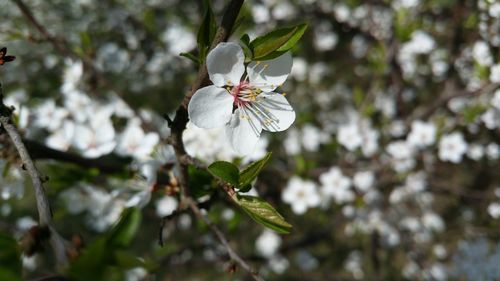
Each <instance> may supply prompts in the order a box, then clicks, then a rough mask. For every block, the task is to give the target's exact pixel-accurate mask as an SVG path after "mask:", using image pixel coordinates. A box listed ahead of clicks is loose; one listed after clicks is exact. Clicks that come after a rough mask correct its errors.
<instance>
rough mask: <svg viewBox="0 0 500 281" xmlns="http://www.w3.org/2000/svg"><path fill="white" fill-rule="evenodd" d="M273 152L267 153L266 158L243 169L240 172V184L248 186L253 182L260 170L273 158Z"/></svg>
mask: <svg viewBox="0 0 500 281" xmlns="http://www.w3.org/2000/svg"><path fill="white" fill-rule="evenodd" d="M271 154H272V153H271V152H269V153H267V154H266V156H264V158H262V159H260V160H258V161H255V162H253V163H252V164H250V165H248V166H247V167H246V168H245V169H243V171H241V172H240V184H239V186H243V187H245V186H247V185H249V184H251V183H252V181H253V180H254V179H255V178H256V177H257V176H258V175H259V173H260V171H261V170H262V168H264V166H265V165H266V163H267V161H269V159H271Z"/></svg>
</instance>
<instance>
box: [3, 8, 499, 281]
mask: <svg viewBox="0 0 500 281" xmlns="http://www.w3.org/2000/svg"><path fill="white" fill-rule="evenodd" d="M25 4H26V6H27V7H28V8H29V10H30V11H31V13H33V16H34V18H35V19H36V20H37V21H38V22H39V23H40V24H41V25H42V26H43V27H44V28H45V29H46V30H47V31H48V32H49V34H51V36H53V37H50V38H47V37H45V36H43V34H41V33H40V32H39V31H38V30H36V29H35V28H34V26H33V22H32V21H30V20H29V19H28V18H27V17H26V15H24V14H23V13H22V12H21V11H20V9H19V7H18V6H19V1H18V0H14V1H8V0H3V1H0V18H1V19H2V20H1V22H0V46H5V47H7V48H8V52H9V54H12V55H15V56H16V57H17V59H16V60H15V61H14V62H12V63H9V64H8V65H7V64H6V65H4V66H2V67H1V68H0V75H1V76H0V79H1V82H2V85H3V89H4V95H5V96H6V103H7V104H12V105H14V106H15V107H16V113H17V114H18V115H17V118H18V119H17V121H18V127H19V128H20V129H21V130H22V132H23V134H24V137H25V138H26V140H28V141H31V142H33V143H32V144H31V147H32V149H31V150H32V151H33V152H32V153H34V154H35V155H37V156H34V158H36V159H37V165H38V167H39V169H40V171H41V172H42V174H44V175H47V176H48V177H49V181H48V182H47V183H46V186H47V192H48V195H49V199H50V201H51V204H52V211H53V214H54V220H55V224H56V229H58V231H59V233H61V234H62V235H63V236H64V237H66V238H68V239H69V240H71V243H72V245H73V246H74V248H75V252H74V253H73V263H72V265H71V267H70V269H69V270H66V271H64V272H65V274H66V275H67V276H69V277H70V278H71V280H96V281H97V280H249V279H248V278H249V277H248V276H246V273H245V272H244V271H242V270H241V269H236V272H232V269H233V264H232V263H231V262H229V260H228V256H227V254H226V252H225V250H224V248H223V247H221V246H220V245H219V244H218V241H217V240H216V239H215V238H214V237H213V236H212V234H211V232H210V231H209V229H208V228H207V226H206V225H205V224H204V223H203V222H201V221H198V220H197V219H196V218H195V217H194V216H192V215H191V214H190V213H181V214H177V213H173V211H174V210H175V209H176V207H177V197H178V194H177V190H176V184H175V181H174V182H173V181H172V178H174V177H175V169H174V171H172V167H173V166H174V163H175V160H174V159H173V155H172V152H171V149H170V146H169V145H168V144H167V142H166V138H167V136H168V135H169V129H168V126H167V124H166V122H165V121H164V119H163V118H162V117H161V116H163V115H165V114H169V115H171V116H172V114H173V112H174V111H175V109H176V108H177V107H178V106H179V104H180V103H181V101H182V98H183V97H184V95H185V94H186V93H187V92H188V91H189V89H190V85H191V84H192V82H193V81H194V79H195V78H196V74H197V69H198V65H196V63H193V62H192V61H191V60H189V59H187V58H185V57H182V56H180V55H179V54H180V53H183V52H185V53H187V52H194V54H196V53H197V52H198V51H197V49H196V34H197V31H198V28H199V26H200V23H201V22H202V17H203V9H204V8H203V7H204V6H203V1H199V0H183V1H180V0H162V1H160V0H141V1H139V0H104V1H101V0H74V1H65V0H58V1H56V0H50V1H46V0H25ZM226 4H227V1H221V0H214V1H211V5H212V7H213V10H214V12H215V16H216V18H217V21H220V17H221V15H222V14H223V8H224V6H225V5H226ZM303 22H306V23H308V25H309V27H308V29H307V31H306V33H305V34H304V36H303V37H302V39H301V41H300V42H299V44H297V46H296V47H295V48H294V49H293V51H292V53H293V57H294V66H293V69H292V73H291V75H290V77H289V79H288V80H287V82H286V83H285V84H284V85H283V86H282V87H280V90H281V92H286V93H287V98H288V99H289V101H290V103H291V104H292V106H293V107H294V109H295V111H296V113H297V119H296V121H295V123H294V125H293V126H292V128H291V129H289V130H288V131H286V132H283V133H278V134H273V135H265V136H264V137H263V142H262V144H261V145H260V146H259V148H258V149H256V150H258V151H256V155H254V156H253V158H251V159H258V158H261V157H262V156H263V155H264V154H265V152H266V151H272V152H273V157H272V159H271V161H270V164H268V165H267V166H266V168H265V169H264V170H263V172H262V173H261V174H260V176H259V178H258V180H257V182H256V183H255V184H254V188H253V189H252V191H251V193H252V194H255V193H258V194H259V196H260V197H262V198H264V199H266V200H267V201H268V202H270V203H271V204H272V205H273V206H274V207H275V208H276V209H277V210H278V211H279V212H280V213H281V214H282V215H283V216H284V217H285V218H286V220H287V221H288V222H290V223H291V224H292V225H293V230H292V232H291V234H289V235H278V234H275V233H272V232H269V231H268V230H265V229H264V228H263V227H262V226H260V225H258V224H256V223H255V222H253V221H252V220H251V219H250V218H249V217H247V216H246V215H245V214H244V213H243V212H242V211H241V210H240V209H238V208H237V207H235V206H234V205H233V204H232V203H231V202H230V200H229V199H228V198H227V197H226V196H225V194H224V193H223V192H222V191H221V190H219V189H218V188H217V184H216V183H215V181H214V180H213V179H212V177H211V176H210V175H209V174H207V173H206V172H202V171H199V170H196V169H195V168H192V169H191V170H190V171H191V183H192V185H193V186H192V190H193V191H192V192H196V193H197V194H199V195H200V198H201V199H203V200H208V204H206V205H207V206H209V207H207V210H208V211H207V214H208V216H209V217H210V218H211V219H212V220H213V221H214V223H215V224H217V225H218V226H219V227H220V228H221V229H222V230H223V232H224V233H225V234H226V235H227V237H228V239H229V240H230V242H231V245H232V246H233V247H234V248H235V249H236V250H237V252H238V253H239V254H240V255H241V256H242V257H243V258H244V259H245V260H247V261H248V262H249V263H251V264H252V265H253V266H254V267H255V268H257V269H259V272H260V273H261V274H262V276H264V277H265V279H266V280H302V281H305V280H499V279H500V271H499V269H498V264H500V243H499V241H500V240H499V239H500V231H499V227H500V224H499V218H500V182H499V180H498V171H499V168H500V165H499V161H498V159H499V157H500V150H499V147H498V145H499V140H500V134H499V133H500V132H499V129H498V128H499V126H500V92H499V90H498V85H499V83H500V65H499V62H498V59H499V56H500V52H499V46H500V32H499V31H500V4H499V3H498V2H495V1H485V0H479V1H476V0H429V1H427V0H395V1H388V0H381V1H356V0H346V1H331V0H296V1H285V0H262V1H257V0H252V1H245V4H244V6H243V9H242V11H241V13H240V17H239V19H238V21H237V26H236V28H235V30H234V34H233V36H232V37H231V41H234V42H238V40H239V38H240V37H241V36H242V35H243V34H245V33H247V34H249V35H250V38H255V37H256V36H259V35H262V34H265V33H267V32H269V31H271V30H273V29H274V28H277V27H284V26H292V25H295V24H300V23H303ZM48 39H49V40H48ZM58 44H63V45H64V46H67V47H68V50H64V48H63V49H62V50H61V48H58V47H57V45H58ZM82 61H83V63H82ZM89 62H90V63H89ZM49 101H50V102H52V103H53V104H52V105H47V103H48V102H49ZM108 109H109V112H110V113H109V114H107V115H106V114H104V115H105V117H104V119H106V120H104V121H102V120H100V119H98V117H97V116H100V115H101V112H103V111H106V112H107V111H108ZM58 110H62V111H60V112H62V113H57V112H59V111H58ZM80 113H82V114H86V115H85V116H84V117H79V114H80ZM82 118H83V119H82ZM99 118H100V117H99ZM80 119H81V120H80ZM108 119H109V120H108ZM65 120H72V121H71V122H67V124H68V125H67V126H68V127H65V126H66V125H65V124H66V123H65ZM82 120H83V121H82ZM92 120H97V121H95V123H96V124H93V123H92V122H93V121H92ZM415 121H420V122H423V123H424V125H427V127H425V126H424V127H422V128H424V129H422V130H420V131H419V129H418V128H419V127H418V126H419V125H415ZM108 122H109V124H111V126H112V128H114V129H113V133H112V135H111V136H110V139H107V140H102V142H103V143H104V142H109V143H113V147H112V148H111V150H107V151H105V149H104V148H103V150H99V151H100V152H99V153H96V154H94V155H90V156H89V154H88V153H89V149H90V145H89V146H85V145H81V144H80V142H81V139H82V138H84V136H83V135H79V134H78V132H79V131H84V128H83V127H78V126H83V125H84V126H87V127H89V128H91V129H92V130H94V131H92V132H94V133H95V136H96V138H97V139H99V136H102V135H104V133H103V132H102V131H101V132H100V131H99V127H104V126H103V124H107V123H108ZM73 123H74V124H73ZM75 124H76V125H75ZM82 124H83V125H82ZM131 124H132V125H131ZM133 124H139V125H137V126H136V127H138V128H140V133H135V134H134V136H137V138H138V140H136V142H137V143H138V144H136V145H137V146H140V144H141V143H145V138H146V135H147V134H148V133H151V134H154V135H155V136H157V137H156V138H157V140H156V142H154V143H153V145H152V146H148V147H147V148H145V149H146V150H147V152H146V153H145V154H147V155H142V154H141V155H139V154H140V153H139V152H130V151H128V152H127V150H125V148H123V146H124V145H123V143H124V142H126V140H128V138H132V137H126V134H125V132H126V131H127V128H129V127H133V126H135V125H133ZM75 126H76V127H75ZM69 128H72V129H69ZM134 128H135V127H134ZM73 130H74V131H75V133H72V132H73ZM70 131H71V136H66V138H62V137H61V138H62V139H61V138H56V137H54V136H57V137H60V136H61V135H65V133H66V134H69V132H70ZM134 132H137V131H134ZM108 133H109V130H108ZM454 133H457V134H459V136H458V135H455V136H456V137H450V136H453V134H454ZM106 134H107V133H106ZM141 134H142V135H141ZM220 135H221V132H212V133H207V132H204V131H203V130H199V129H198V130H197V129H196V128H192V126H191V127H189V126H188V130H187V131H186V133H185V143H186V146H187V149H188V152H189V153H190V154H192V156H195V157H197V158H199V159H200V160H201V161H203V162H205V163H206V164H210V163H211V162H212V161H215V160H230V161H234V162H235V163H237V164H241V165H243V164H247V163H248V162H249V159H239V158H237V157H235V156H234V155H233V154H230V153H229V152H227V150H228V147H227V146H224V145H221V144H220V142H221V139H220ZM141 136H142V137H141ZM51 137H53V141H51V140H50V139H51ZM448 137H450V138H448ZM0 138H1V143H2V156H3V157H2V158H3V160H2V162H1V165H2V171H3V174H2V177H1V178H0V192H1V194H0V195H1V197H0V232H1V233H0V279H1V280H21V279H19V278H20V277H18V276H21V275H20V274H21V272H22V276H23V277H22V279H23V280H37V279H35V278H39V277H42V276H50V275H51V274H54V270H53V268H54V258H53V256H52V255H51V251H50V248H49V247H48V244H47V243H43V246H42V247H41V248H39V247H38V245H37V237H38V236H37V235H38V234H37V233H38V232H40V230H39V229H37V228H36V227H34V226H35V225H36V220H37V213H36V208H35V207H34V206H35V200H34V194H33V191H32V188H31V184H30V181H29V180H27V178H26V175H25V174H24V171H23V170H22V169H21V168H20V166H21V164H20V160H19V159H18V158H17V156H16V154H15V151H14V150H13V149H12V147H11V146H10V145H9V141H8V138H6V136H5V134H3V135H2V136H0ZM54 139H57V141H56V140H54ZM75 139H76V140H75ZM151 139H153V137H151ZM99 141H101V140H99ZM28 146H29V143H28ZM115 146H116V147H115ZM50 147H52V149H56V150H58V151H62V152H63V153H71V155H72V156H75V155H76V156H78V157H80V158H78V157H76V158H70V159H68V158H65V157H55V156H54V151H51V150H50V149H49V148H50ZM123 151H126V152H123ZM65 155H66V154H65ZM75 159H76V160H75ZM89 159H90V160H89ZM243 166H244V165H243ZM151 170H153V172H151ZM360 173H361V174H360ZM363 173H364V174H363ZM165 181H166V183H165ZM293 186H298V187H297V188H295V187H293ZM305 186H309V187H311V188H310V189H311V190H312V191H311V192H312V193H314V194H319V195H320V196H321V202H318V203H317V204H310V205H308V207H307V212H305V213H302V212H300V211H297V209H295V208H297V207H295V205H296V204H299V203H297V202H299V201H301V200H307V199H304V198H305V197H307V196H313V195H314V194H313V195H307V194H305V192H302V191H301V190H304V189H305ZM301 188H302V189H301ZM294 190H297V191H296V193H294V192H295V191H294ZM301 192H302V193H301ZM286 193H290V194H292V193H293V196H295V197H294V198H295V199H294V200H292V201H290V200H287V199H285V197H287V196H288V195H285V194H286ZM201 195H204V196H201ZM150 196H151V197H150ZM290 196H292V195H290ZM293 196H292V197H293ZM197 197H198V196H197ZM201 199H200V200H201ZM294 207H295V208H294ZM120 214H121V215H122V221H121V222H120V223H118V224H117V221H118V219H119V217H120ZM172 214H174V215H172ZM164 216H169V219H162V217H164ZM160 229H162V232H161V233H160V236H162V237H161V238H159V234H158V233H159V232H160ZM41 232H43V230H41ZM159 240H161V241H163V243H164V245H163V246H160V245H159ZM16 241H18V242H19V241H20V243H16ZM82 249H85V250H83V251H81V250H82ZM21 251H23V254H22V257H21V256H20V254H21ZM30 251H31V252H33V253H30ZM16 257H19V259H18V258H16ZM16 278H17V279H16Z"/></svg>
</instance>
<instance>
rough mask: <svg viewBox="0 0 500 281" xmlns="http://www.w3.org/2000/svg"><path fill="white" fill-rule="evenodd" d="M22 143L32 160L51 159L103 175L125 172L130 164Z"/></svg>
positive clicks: (122, 160)
mask: <svg viewBox="0 0 500 281" xmlns="http://www.w3.org/2000/svg"><path fill="white" fill-rule="evenodd" d="M23 142H24V144H25V145H26V148H27V149H28V152H29V153H30V154H31V157H32V158H33V159H52V160H57V161H61V162H66V163H71V164H75V165H78V166H80V167H82V168H87V169H91V168H95V169H98V170H99V171H100V172H101V173H103V174H114V173H121V172H125V171H127V169H128V164H129V163H130V160H129V159H126V158H119V159H110V158H109V157H107V156H105V157H99V158H95V159H91V158H84V157H81V156H80V155H78V154H75V153H71V152H65V151H60V150H56V149H52V148H50V147H47V146H45V145H43V144H41V143H39V142H37V141H33V140H27V139H24V140H23Z"/></svg>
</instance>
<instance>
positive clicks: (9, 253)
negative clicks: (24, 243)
mask: <svg viewBox="0 0 500 281" xmlns="http://www.w3.org/2000/svg"><path fill="white" fill-rule="evenodd" d="M4 272H5V275H3V273H4ZM21 274H22V263H21V249H20V247H19V244H18V243H17V241H16V239H14V238H13V237H11V236H10V235H7V234H4V233H0V277H1V276H5V278H6V279H5V280H21V278H20V277H21ZM7 275H8V276H9V277H10V276H12V279H9V278H7ZM15 277H18V278H15ZM0 279H1V278H0Z"/></svg>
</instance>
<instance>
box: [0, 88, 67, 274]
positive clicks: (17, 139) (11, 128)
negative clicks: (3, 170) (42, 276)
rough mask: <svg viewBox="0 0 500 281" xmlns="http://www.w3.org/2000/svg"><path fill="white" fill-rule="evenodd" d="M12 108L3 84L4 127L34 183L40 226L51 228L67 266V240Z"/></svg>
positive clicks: (52, 238) (60, 257)
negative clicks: (55, 220) (5, 98)
mask: <svg viewBox="0 0 500 281" xmlns="http://www.w3.org/2000/svg"><path fill="white" fill-rule="evenodd" d="M11 114H12V109H11V108H8V107H7V106H5V105H4V104H3V98H2V92H1V85H0V123H1V124H2V128H3V129H4V130H5V131H6V132H7V134H8V135H9V137H10V139H11V140H12V143H13V144H14V146H15V147H16V149H17V151H18V153H19V156H20V157H21V160H22V161H23V165H24V167H25V169H26V171H27V172H28V174H29V176H30V178H31V181H32V183H33V188H34V190H35V197H36V203H37V209H38V216H39V221H40V226H47V227H48V228H49V230H50V243H51V245H52V248H53V250H54V254H55V257H56V261H57V265H58V266H61V267H63V266H66V265H67V264H68V257H67V254H66V242H65V241H64V239H63V238H62V237H61V235H59V233H58V232H57V231H56V230H55V228H54V226H53V223H52V213H51V209H50V205H49V200H48V199H47V195H46V194H45V189H44V187H43V183H42V179H41V176H40V173H39V172H38V170H37V168H36V167H35V164H34V163H33V160H32V159H31V156H30V154H29V153H28V150H27V149H26V146H25V145H24V143H23V141H22V138H21V135H20V134H19V132H18V131H17V128H16V126H15V125H14V124H13V123H12V120H11Z"/></svg>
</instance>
